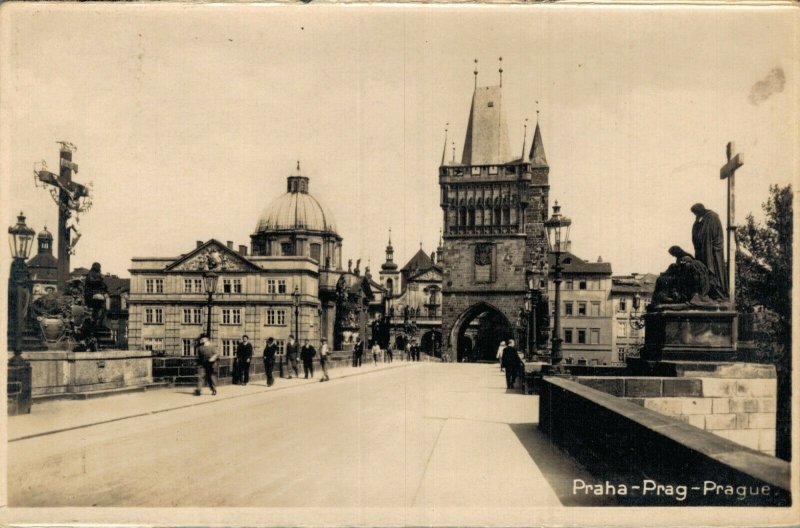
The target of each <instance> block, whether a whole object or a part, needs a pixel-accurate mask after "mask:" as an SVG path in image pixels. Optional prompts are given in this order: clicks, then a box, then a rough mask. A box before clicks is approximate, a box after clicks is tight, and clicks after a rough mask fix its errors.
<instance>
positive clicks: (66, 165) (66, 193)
mask: <svg viewBox="0 0 800 528" xmlns="http://www.w3.org/2000/svg"><path fill="white" fill-rule="evenodd" d="M57 143H59V144H60V145H61V149H60V167H59V169H60V170H59V174H57V175H56V174H53V173H52V172H50V171H48V170H47V165H46V164H45V163H44V162H42V167H41V169H39V170H37V169H36V168H34V171H33V172H34V175H35V176H36V180H38V181H39V182H41V183H42V184H43V185H44V186H45V187H49V190H50V195H51V196H52V198H53V201H54V202H55V203H56V205H58V275H57V281H58V289H59V290H60V291H62V292H63V291H65V290H66V285H67V283H68V282H69V271H70V265H69V261H70V255H71V254H72V253H74V247H75V244H77V242H78V239H79V238H80V233H79V232H78V229H77V226H76V224H77V222H78V213H82V212H85V211H87V210H88V209H89V208H90V207H91V206H92V200H91V184H90V185H89V186H86V185H82V184H80V183H77V182H74V181H72V172H73V171H75V172H76V173H77V172H78V165H77V164H76V163H74V162H73V161H72V153H73V152H74V151H75V150H77V148H76V147H75V145H73V144H72V143H69V142H67V141H58V142H57ZM36 180H34V181H36ZM73 215H74V217H73ZM72 232H74V233H75V234H76V236H75V239H74V240H71V235H72Z"/></svg>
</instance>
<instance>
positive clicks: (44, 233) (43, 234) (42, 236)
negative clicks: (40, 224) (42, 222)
mask: <svg viewBox="0 0 800 528" xmlns="http://www.w3.org/2000/svg"><path fill="white" fill-rule="evenodd" d="M36 238H37V239H39V240H53V235H52V234H50V231H48V230H47V226H45V227H44V229H43V230H41V231H39V235H38V236H37V237H36Z"/></svg>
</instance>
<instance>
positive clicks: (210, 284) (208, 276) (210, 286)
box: [203, 271, 219, 339]
mask: <svg viewBox="0 0 800 528" xmlns="http://www.w3.org/2000/svg"><path fill="white" fill-rule="evenodd" d="M218 279H219V275H217V274H216V273H214V272H213V271H208V272H206V273H204V274H203V284H204V286H205V289H206V295H208V299H207V300H206V308H207V310H208V316H207V318H206V336H207V337H208V338H209V339H211V303H212V301H213V300H214V293H216V291H217V280H218Z"/></svg>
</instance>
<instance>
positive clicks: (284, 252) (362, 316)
mask: <svg viewBox="0 0 800 528" xmlns="http://www.w3.org/2000/svg"><path fill="white" fill-rule="evenodd" d="M250 239H251V251H250V252H249V253H248V249H247V246H244V245H240V246H238V249H236V248H234V244H233V242H230V241H229V242H227V243H226V244H222V243H221V242H219V241H217V240H213V239H212V240H209V241H206V242H202V241H198V242H197V244H196V247H195V248H194V249H192V250H191V251H189V252H187V253H185V254H183V255H180V256H175V257H135V258H133V260H132V265H131V269H130V272H131V291H130V299H129V310H130V323H129V327H130V328H129V342H130V345H131V347H132V348H142V349H150V350H154V351H157V352H160V353H164V354H166V355H193V354H194V348H193V343H194V341H195V340H196V339H197V337H198V336H199V335H200V334H201V333H204V332H205V330H206V324H207V317H208V314H207V295H206V292H205V289H204V282H203V276H204V273H206V272H208V271H214V272H215V273H217V274H218V275H219V279H218V283H217V290H216V291H215V292H214V296H213V302H212V306H211V336H212V339H213V340H214V341H215V342H217V344H218V347H219V349H220V352H221V353H222V355H223V356H229V355H231V354H233V353H234V351H235V346H236V341H237V340H238V339H239V338H241V336H242V335H244V334H247V335H248V336H249V338H250V340H251V341H252V342H253V343H255V346H256V347H259V346H261V347H263V345H264V342H265V341H266V339H267V338H268V337H272V338H274V339H275V340H276V341H277V342H278V346H279V349H280V350H281V351H282V350H283V347H284V345H285V343H286V341H287V339H288V337H289V335H290V334H294V335H295V336H296V337H297V338H298V339H299V340H303V339H309V340H311V341H313V342H314V343H315V344H317V343H319V340H320V338H322V337H325V338H327V340H328V342H329V343H333V344H341V343H343V342H344V341H346V339H343V336H344V337H345V338H349V337H350V336H357V335H366V334H368V321H369V319H370V317H371V316H370V314H369V306H370V302H374V298H375V294H374V293H373V286H372V283H371V282H370V281H369V279H368V277H366V276H361V275H360V274H359V273H356V272H352V271H346V270H343V269H342V265H341V258H342V257H341V249H342V237H341V236H340V235H339V234H338V233H337V231H336V223H335V221H334V218H333V215H332V214H331V213H330V211H329V210H328V209H327V208H326V207H325V206H324V205H323V204H322V203H321V202H320V201H319V200H317V199H316V198H314V197H313V196H312V195H311V194H310V193H309V178H308V177H307V176H304V175H302V174H300V171H299V164H298V169H297V173H295V174H293V175H291V176H289V177H288V178H287V192H286V193H285V194H283V195H281V196H279V197H278V198H277V199H275V200H274V201H273V202H272V203H271V204H270V205H269V206H268V207H267V208H266V209H265V210H264V211H263V213H262V214H261V216H260V217H259V219H258V221H257V223H256V229H255V231H254V233H253V234H252V235H251V236H250ZM348 311H352V312H353V313H345V312H348Z"/></svg>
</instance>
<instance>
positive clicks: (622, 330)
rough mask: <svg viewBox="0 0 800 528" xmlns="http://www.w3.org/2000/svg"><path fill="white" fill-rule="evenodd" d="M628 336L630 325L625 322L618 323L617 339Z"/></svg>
mask: <svg viewBox="0 0 800 528" xmlns="http://www.w3.org/2000/svg"><path fill="white" fill-rule="evenodd" d="M627 336H628V323H627V322H625V321H617V337H627Z"/></svg>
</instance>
